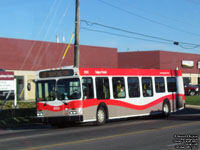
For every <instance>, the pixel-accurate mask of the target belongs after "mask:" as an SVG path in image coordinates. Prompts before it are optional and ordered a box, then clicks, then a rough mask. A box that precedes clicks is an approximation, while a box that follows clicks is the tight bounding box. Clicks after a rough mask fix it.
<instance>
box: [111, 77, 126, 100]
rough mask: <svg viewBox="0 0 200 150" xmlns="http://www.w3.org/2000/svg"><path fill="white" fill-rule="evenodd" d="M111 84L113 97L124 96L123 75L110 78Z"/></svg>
mask: <svg viewBox="0 0 200 150" xmlns="http://www.w3.org/2000/svg"><path fill="white" fill-rule="evenodd" d="M112 84H113V94H114V95H113V97H114V98H125V97H126V92H125V85H124V78H123V77H113V78H112Z"/></svg>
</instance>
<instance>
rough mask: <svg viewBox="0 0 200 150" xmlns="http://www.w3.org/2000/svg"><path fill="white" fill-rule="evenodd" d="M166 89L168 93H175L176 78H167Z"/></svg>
mask: <svg viewBox="0 0 200 150" xmlns="http://www.w3.org/2000/svg"><path fill="white" fill-rule="evenodd" d="M167 88H168V92H176V78H175V77H167Z"/></svg>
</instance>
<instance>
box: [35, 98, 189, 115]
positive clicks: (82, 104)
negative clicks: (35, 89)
mask: <svg viewBox="0 0 200 150" xmlns="http://www.w3.org/2000/svg"><path fill="white" fill-rule="evenodd" d="M177 96H182V97H183V98H182V99H183V100H184V101H185V96H184V94H179V95H177ZM166 98H167V99H169V100H175V99H176V94H174V95H168V96H164V97H161V98H159V99H157V100H155V101H153V102H151V103H148V104H145V105H134V104H130V103H127V102H123V101H119V100H112V99H106V100H97V99H88V100H83V101H81V100H77V101H71V102H69V103H67V105H65V104H63V105H60V106H52V105H49V104H45V103H38V104H37V109H38V110H49V111H55V112H58V111H63V110H65V109H73V108H87V107H91V106H97V105H99V104H100V103H102V102H104V103H105V104H107V105H113V106H121V107H126V108H130V109H135V110H144V109H148V108H150V107H152V106H155V105H157V104H159V103H162V102H163V100H164V99H166ZM133 101H134V100H133Z"/></svg>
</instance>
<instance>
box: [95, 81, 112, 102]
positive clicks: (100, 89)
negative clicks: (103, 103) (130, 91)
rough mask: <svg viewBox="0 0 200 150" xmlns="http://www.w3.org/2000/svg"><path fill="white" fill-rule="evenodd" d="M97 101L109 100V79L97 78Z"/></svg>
mask: <svg viewBox="0 0 200 150" xmlns="http://www.w3.org/2000/svg"><path fill="white" fill-rule="evenodd" d="M96 92H97V99H109V98H110V90H109V80H108V78H107V77H96Z"/></svg>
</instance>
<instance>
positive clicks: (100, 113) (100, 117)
mask: <svg viewBox="0 0 200 150" xmlns="http://www.w3.org/2000/svg"><path fill="white" fill-rule="evenodd" d="M105 122H106V112H105V109H104V108H103V107H99V109H98V110H97V116H96V125H103V124H105Z"/></svg>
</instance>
